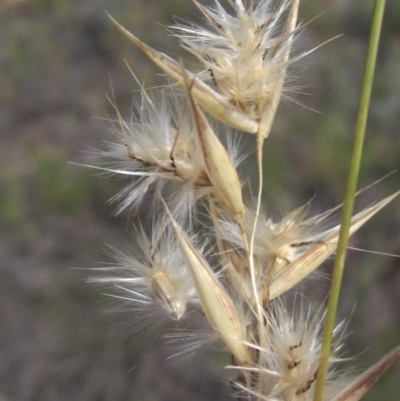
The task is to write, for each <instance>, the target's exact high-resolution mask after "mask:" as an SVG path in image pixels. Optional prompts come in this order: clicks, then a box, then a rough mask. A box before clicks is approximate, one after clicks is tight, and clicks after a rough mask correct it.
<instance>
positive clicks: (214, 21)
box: [171, 0, 299, 136]
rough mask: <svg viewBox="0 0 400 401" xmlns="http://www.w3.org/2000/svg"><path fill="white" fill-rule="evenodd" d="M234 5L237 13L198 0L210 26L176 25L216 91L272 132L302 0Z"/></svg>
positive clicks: (185, 45) (180, 35) (217, 4)
mask: <svg viewBox="0 0 400 401" xmlns="http://www.w3.org/2000/svg"><path fill="white" fill-rule="evenodd" d="M229 3H230V5H231V6H232V8H233V11H234V13H233V15H232V14H230V13H228V12H227V11H226V10H225V9H224V8H223V7H222V6H221V4H220V3H219V2H218V1H216V2H215V7H213V8H207V7H205V6H202V5H200V4H199V3H198V2H197V1H195V4H196V5H197V7H198V8H199V10H200V11H201V12H202V14H203V15H204V17H205V20H206V22H207V23H208V25H209V28H208V29H206V28H203V27H201V26H197V25H193V24H192V25H182V24H178V25H177V26H173V27H171V28H172V30H173V31H174V32H175V34H176V36H177V37H178V38H179V39H180V40H181V41H182V43H183V46H184V47H185V48H186V49H187V50H188V51H189V52H191V53H192V54H193V55H194V56H195V57H197V58H198V59H199V61H200V62H201V63H202V65H203V66H204V68H205V70H207V71H208V72H209V79H208V81H211V80H212V81H213V82H214V84H215V86H216V87H217V91H218V92H219V93H221V94H222V95H223V96H225V97H226V98H227V99H229V101H230V102H231V103H232V104H233V105H234V106H235V107H237V108H238V109H239V110H242V111H243V112H244V113H245V114H246V115H249V116H253V117H254V118H255V120H256V121H261V120H263V121H262V125H264V126H265V125H266V124H269V127H268V131H269V129H270V126H271V125H272V119H273V117H274V115H275V111H276V107H277V105H278V102H279V99H280V97H281V93H282V88H283V83H284V81H285V76H286V69H287V67H288V65H290V64H291V63H292V62H293V61H289V53H290V49H291V46H292V42H293V39H294V35H295V34H296V33H297V30H296V21H297V9H298V6H299V1H298V0H293V1H283V2H282V4H281V5H280V6H279V7H276V6H274V5H273V4H272V2H271V1H270V0H264V1H253V0H251V1H248V2H246V3H243V2H242V0H235V1H234V2H233V1H232V2H229ZM287 14H288V15H287ZM285 20H286V23H285ZM203 107H204V108H206V110H207V111H209V112H211V111H210V110H208V108H207V107H206V106H205V105H203ZM265 129H266V128H265V127H263V130H264V131H265ZM265 132H266V131H265ZM266 135H267V134H265V133H264V135H263V136H266Z"/></svg>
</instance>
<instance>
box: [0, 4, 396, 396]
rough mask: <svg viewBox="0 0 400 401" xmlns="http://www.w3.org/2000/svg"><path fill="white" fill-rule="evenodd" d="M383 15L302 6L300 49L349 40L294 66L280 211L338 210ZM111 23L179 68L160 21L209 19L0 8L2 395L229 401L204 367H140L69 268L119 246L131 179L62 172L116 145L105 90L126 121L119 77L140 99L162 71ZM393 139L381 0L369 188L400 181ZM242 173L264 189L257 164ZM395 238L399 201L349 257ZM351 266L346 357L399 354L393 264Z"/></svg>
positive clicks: (204, 359)
mask: <svg viewBox="0 0 400 401" xmlns="http://www.w3.org/2000/svg"><path fill="white" fill-rule="evenodd" d="M221 2H222V3H223V4H224V0H221ZM203 3H204V2H203ZM372 8H373V1H372V0H371V1H369V0H354V1H351V2H348V1H343V0H329V1H324V2H321V1H317V0H304V1H303V2H302V5H301V11H300V18H301V19H302V20H303V21H305V22H306V21H309V20H311V19H312V18H314V17H318V18H316V19H315V20H313V21H312V22H311V23H310V24H309V25H307V26H306V28H305V29H304V31H303V34H302V38H303V39H302V41H301V42H300V44H299V49H298V50H299V51H301V50H306V49H310V48H313V47H315V46H317V45H318V44H320V43H321V42H324V41H326V40H329V39H330V38H332V37H334V36H336V35H338V34H343V36H341V37H340V38H338V39H336V40H334V41H332V42H330V43H328V44H326V45H324V46H323V47H322V48H320V49H319V50H317V51H316V52H315V53H313V54H311V55H310V56H309V57H307V59H305V60H302V61H301V62H300V63H298V65H297V68H294V69H293V71H294V72H296V73H297V72H298V75H299V82H300V83H301V84H302V86H303V87H304V90H303V92H304V93H302V94H298V95H296V96H295V98H294V100H295V102H293V101H287V102H285V103H283V104H282V105H281V106H280V108H279V112H278V115H277V119H276V122H275V125H274V129H273V132H272V134H271V138H270V139H268V141H267V142H266V146H265V149H266V150H265V152H266V153H265V171H266V199H267V205H266V208H267V209H268V210H270V212H271V214H272V215H273V216H275V215H276V216H279V215H280V214H281V213H284V212H287V211H289V210H291V209H292V208H295V207H298V206H300V205H302V204H304V203H305V202H307V201H308V200H309V199H311V198H312V197H314V196H315V198H314V200H313V204H312V210H313V211H315V212H321V211H324V210H326V209H327V208H329V207H332V206H335V205H337V204H339V203H341V202H342V200H343V196H344V187H345V182H346V172H347V169H348V164H349V155H350V149H351V145H352V134H353V130H354V124H355V118H356V112H357V106H358V96H359V92H360V83H361V79H362V75H363V64H364V60H365V54H366V48H367V41H368V34H369V23H370V18H371V13H372ZM106 11H108V12H109V13H110V14H111V15H113V16H114V17H115V18H116V19H117V20H118V21H119V22H120V23H121V24H122V25H124V26H125V27H127V28H128V29H129V30H131V31H132V32H134V33H135V34H137V35H138V36H139V37H140V38H142V39H143V40H145V41H146V42H147V43H149V44H150V45H152V46H155V47H156V48H159V49H163V50H165V51H167V52H169V53H172V54H175V55H180V56H187V55H184V54H183V53H182V52H181V50H180V49H179V46H178V45H177V43H176V42H175V41H174V40H173V39H172V38H171V37H169V36H168V35H167V34H166V31H165V29H164V28H163V27H162V26H161V25H160V24H171V23H172V22H173V21H174V16H176V17H178V18H190V19H192V20H193V19H194V20H196V19H197V20H198V19H199V15H198V13H197V12H196V9H195V7H194V5H193V4H192V2H191V1H189V0H169V1H157V0H145V1H144V0H130V1H127V0H2V1H1V2H0V37H1V39H0V82H1V86H0V110H1V112H0V225H1V230H0V260H1V266H0V400H1V401H34V400H40V401H64V400H65V401H67V400H68V401H71V400H74V401H81V400H82V401H103V400H104V401H111V400H112V401H122V400H141V401H169V400H170V401H180V400H182V401H183V400H190V401H196V400H199V401H200V400H201V401H203V400H230V399H232V398H231V396H230V393H231V391H230V388H229V385H227V384H226V383H225V384H224V383H223V382H222V379H221V378H222V377H223V371H222V370H221V369H220V367H218V366H219V364H218V363H215V364H214V363H211V362H210V358H209V356H208V355H198V356H196V357H195V358H193V359H187V360H185V361H183V362H181V363H179V364H175V365H172V366H165V365H164V364H163V355H162V353H161V352H159V353H154V354H152V355H150V356H143V355H142V354H141V353H140V350H138V349H137V347H135V341H134V340H133V339H132V338H130V337H123V336H122V335H120V334H119V332H118V326H117V325H116V324H119V323H121V322H119V321H118V317H114V316H110V315H109V314H106V313H105V311H106V310H107V305H106V304H105V297H104V296H103V295H102V294H101V291H100V290H99V289H98V288H94V287H91V286H89V285H88V284H86V283H85V282H84V280H85V279H86V278H87V277H88V276H89V275H90V271H88V270H79V269H72V268H73V267H79V268H90V267H95V266H96V264H97V262H99V261H101V260H102V259H104V256H103V255H102V253H101V248H102V247H103V246H104V244H111V245H116V246H119V245H118V244H120V243H121V241H122V242H124V241H126V238H127V234H126V233H127V228H128V225H127V218H128V217H129V216H128V214H125V215H121V216H120V217H118V218H116V219H115V218H112V217H111V213H112V211H113V206H112V205H109V204H107V200H108V199H109V198H110V197H111V196H112V195H113V194H115V192H116V191H117V189H118V188H119V187H120V185H121V183H120V182H115V181H112V180H104V179H102V178H101V177H98V176H96V174H95V173H94V171H91V170H88V169H84V168H82V167H77V166H75V165H70V164H68V161H74V162H85V159H84V157H85V152H87V151H91V150H93V149H98V148H100V146H101V143H102V141H103V140H105V139H111V138H112V135H111V133H110V131H111V127H110V125H109V124H108V123H107V121H104V120H103V118H104V117H106V116H107V115H109V114H112V110H111V107H110V104H109V103H108V101H107V99H106V94H107V93H110V80H111V81H112V83H113V86H114V89H115V93H116V100H117V103H118V105H119V107H120V109H121V110H122V112H123V113H124V114H128V113H129V110H130V107H131V104H132V99H133V97H134V96H135V95H136V94H135V93H134V91H135V90H136V89H137V84H136V82H135V80H134V79H133V77H132V75H131V73H130V72H129V69H128V67H127V66H126V64H128V65H129V66H130V68H132V70H133V71H134V72H135V74H136V75H137V77H138V79H139V81H140V82H144V83H145V86H147V87H148V86H153V85H155V84H156V83H157V81H156V79H155V76H156V74H158V73H159V71H158V70H157V69H156V68H155V67H153V66H152V65H151V64H150V62H149V61H148V60H147V59H145V58H144V56H142V54H141V53H139V52H138V51H137V50H136V49H135V48H134V47H133V45H131V43H129V42H128V40H127V39H125V38H124V37H122V35H121V34H120V33H119V32H118V30H117V29H116V28H115V27H114V26H113V25H112V23H111V22H110V21H109V20H108V18H107V17H106V14H105V12H106ZM295 103H301V104H302V105H304V106H305V107H303V106H300V105H298V104H295ZM310 109H314V110H316V111H317V112H318V113H317V112H315V111H311V110H310ZM399 127H400V2H399V1H398V0H388V2H387V9H386V14H385V23H384V30H383V34H382V43H381V48H380V53H379V61H378V65H377V75H376V82H375V86H374V91H373V100H372V110H371V115H370V119H369V125H368V134H367V139H366V148H365V154H364V160H363V165H362V174H361V179H360V187H363V186H366V185H368V184H370V183H372V182H373V181H374V180H376V179H379V178H380V177H382V176H383V175H385V174H387V173H388V172H390V171H392V170H394V169H396V168H399V165H400V135H399ZM246 174H247V175H250V176H251V179H253V178H254V183H256V178H255V170H254V164H253V163H250V164H247V165H246V166H244V169H243V175H246ZM399 176H400V175H399V172H397V173H395V174H394V175H392V176H391V177H390V178H388V179H387V180H385V181H384V182H383V183H381V184H379V185H377V186H376V187H374V188H372V189H371V190H369V191H368V192H366V193H364V194H363V195H362V196H361V197H360V199H359V200H358V203H357V207H358V209H359V210H360V209H361V208H362V207H364V206H366V205H368V204H370V203H371V202H373V201H375V200H379V199H381V198H383V197H384V196H387V195H389V194H390V193H392V192H394V191H395V190H398V189H399V181H400V180H399ZM399 226H400V200H399V199H398V200H395V201H394V202H393V203H392V204H391V205H389V206H388V207H387V208H386V209H385V210H383V211H382V212H380V213H379V214H378V215H377V216H376V217H375V218H374V219H373V221H371V222H370V223H369V224H368V225H367V226H366V227H365V228H363V229H362V230H361V231H360V233H359V234H357V235H356V236H355V237H354V238H353V240H352V245H353V246H356V247H360V248H366V249H371V250H374V251H381V252H390V253H395V254H400V231H399ZM119 247H120V246H119ZM347 265H348V267H347V271H346V273H345V279H344V288H343V294H342V298H341V304H340V318H345V317H349V316H351V320H350V323H349V330H348V331H349V336H348V338H347V340H346V343H347V348H346V350H347V351H348V352H347V353H346V355H348V356H353V355H355V356H356V362H357V363H359V366H361V367H367V366H369V365H371V364H372V363H374V362H375V361H377V360H378V359H379V358H380V357H381V356H382V355H383V354H384V353H385V352H387V351H388V350H390V349H391V348H393V347H394V346H395V345H397V344H398V343H400V341H399V340H400V335H399V334H400V259H398V258H397V259H396V258H393V257H387V256H382V255H371V254H367V253H362V252H355V251H350V252H349V255H348V263H347ZM324 269H325V271H326V272H329V271H330V264H326V267H325V268H324ZM328 288H329V282H328V280H320V281H318V282H317V283H312V284H310V285H308V286H307V287H305V290H304V291H305V294H306V295H307V296H308V294H310V293H312V294H313V296H315V297H316V298H317V299H323V298H324V297H325V295H326V293H327V291H328ZM307 289H308V290H309V291H311V292H308V291H307ZM124 319H125V321H124V322H122V323H123V324H125V329H128V330H129V325H130V324H132V323H131V322H130V321H129V317H128V318H126V317H124ZM216 362H218V361H216ZM399 377H400V364H397V366H395V367H394V368H392V369H391V371H390V372H389V373H388V374H386V375H385V376H384V378H383V379H382V380H381V381H380V382H379V383H378V385H377V386H376V387H375V388H374V390H373V392H371V393H370V394H369V395H368V396H366V397H365V400H369V401H372V400H380V401H389V400H390V401H393V400H395V399H398V394H400V380H399Z"/></svg>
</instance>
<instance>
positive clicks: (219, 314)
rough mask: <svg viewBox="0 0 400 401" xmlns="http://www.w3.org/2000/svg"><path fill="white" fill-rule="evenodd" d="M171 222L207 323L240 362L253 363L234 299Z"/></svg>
mask: <svg viewBox="0 0 400 401" xmlns="http://www.w3.org/2000/svg"><path fill="white" fill-rule="evenodd" d="M171 219H172V216H171ZM172 223H173V225H174V227H175V230H176V233H177V236H178V239H179V242H180V244H181V246H182V249H183V251H184V254H185V256H186V258H187V261H188V266H189V268H190V272H191V274H192V278H193V282H194V285H195V288H196V292H197V295H198V298H199V301H200V304H201V306H202V308H203V311H204V314H205V315H206V317H207V320H208V321H209V323H210V325H211V326H212V328H213V329H214V330H215V331H216V333H217V334H218V336H219V337H220V339H221V341H222V342H223V343H224V344H225V346H226V347H227V348H228V350H229V351H230V352H231V353H232V355H233V356H234V357H235V359H236V361H237V362H238V363H243V364H246V363H248V362H250V360H251V356H250V352H249V350H248V348H247V346H246V345H244V343H243V340H244V339H245V334H244V333H245V332H246V331H245V327H244V326H243V325H242V323H241V320H240V318H239V315H238V313H237V311H236V309H235V306H234V304H233V302H232V300H231V299H230V297H229V296H228V294H227V293H226V291H225V289H224V288H223V287H222V285H221V283H220V282H219V280H218V278H217V277H216V275H215V273H214V272H213V271H212V269H211V268H210V267H209V265H208V264H207V262H206V261H205V260H204V259H203V258H202V256H201V255H200V254H199V253H198V251H197V250H196V249H195V248H194V246H193V245H192V243H191V242H190V241H189V239H188V238H187V236H186V235H185V234H184V233H183V232H182V230H181V229H180V227H179V226H178V224H177V223H176V222H175V220H173V219H172Z"/></svg>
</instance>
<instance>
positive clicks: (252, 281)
mask: <svg viewBox="0 0 400 401" xmlns="http://www.w3.org/2000/svg"><path fill="white" fill-rule="evenodd" d="M226 3H227V6H230V7H231V12H228V11H227V10H226V8H225V7H224V6H223V5H222V4H220V3H219V2H218V1H217V0H216V1H215V5H214V7H212V8H207V7H205V6H203V5H201V4H199V3H198V2H197V1H195V4H196V6H197V7H198V9H199V11H200V12H201V13H202V15H203V17H204V18H205V20H206V23H207V24H208V26H207V28H202V27H200V26H198V25H193V24H186V25H185V24H178V25H176V26H175V27H169V29H170V30H172V31H173V32H174V35H175V36H177V37H178V38H179V39H180V40H181V43H182V44H183V47H184V48H186V49H187V50H188V51H189V52H190V53H192V55H194V56H195V57H196V58H197V59H198V61H199V62H200V64H201V66H200V70H199V71H189V70H187V69H186V67H185V66H184V64H183V63H182V62H181V61H180V60H174V59H172V58H171V57H168V56H166V55H165V54H163V53H161V52H159V51H156V50H154V49H152V48H151V47H149V46H148V45H146V44H145V43H144V42H142V41H141V40H140V39H138V38H137V37H136V36H135V35H133V34H132V33H130V32H129V31H128V30H126V29H125V28H124V27H122V26H121V25H120V24H119V23H118V22H116V21H115V20H114V19H113V18H112V17H110V18H111V20H112V21H113V22H114V23H115V24H116V25H117V27H118V28H119V29H120V30H121V31H122V32H123V33H124V35H125V36H127V37H128V38H129V39H130V40H131V41H132V42H133V43H134V44H135V45H136V46H138V47H139V49H140V50H142V51H143V52H144V53H145V54H146V55H147V56H148V57H149V58H150V60H151V61H152V62H154V63H155V64H156V65H157V66H158V67H160V69H161V70H162V71H163V72H164V73H165V74H166V75H167V76H168V77H169V78H170V79H171V80H172V83H171V85H170V86H169V87H165V88H161V89H158V90H157V91H154V92H153V93H152V94H149V93H147V92H146V91H145V90H144V89H142V97H141V100H140V101H139V102H138V103H137V105H136V108H137V110H136V112H135V113H133V114H132V117H131V118H130V119H125V118H123V117H122V116H121V114H120V113H119V111H118V108H117V106H116V105H115V103H113V105H114V107H115V111H116V119H115V121H113V127H114V129H115V133H116V136H117V138H118V142H117V143H109V144H108V145H107V149H106V150H105V151H103V152H101V154H102V156H104V157H105V158H106V162H105V164H103V165H102V166H100V167H97V168H100V169H101V170H104V171H106V172H109V173H110V174H117V175H118V174H120V175H123V176H128V177H130V178H132V181H131V182H130V183H129V184H128V185H127V186H126V187H125V188H124V189H123V190H122V191H121V192H120V193H119V194H117V195H116V197H115V199H116V200H119V201H120V202H121V203H120V205H119V207H118V209H117V212H121V211H123V210H124V209H125V208H127V207H131V208H132V209H135V208H136V207H137V206H138V204H139V203H141V202H143V201H144V200H146V199H147V198H148V196H152V200H151V203H152V205H153V208H152V209H151V210H152V212H151V214H152V220H151V221H147V222H146V223H144V226H149V227H150V234H148V233H147V231H146V230H145V229H144V228H142V226H140V228H139V229H136V230H135V232H134V236H133V238H132V239H133V241H135V242H136V245H135V246H134V247H133V248H134V249H135V251H134V252H131V254H129V255H127V254H125V253H123V252H121V251H116V250H112V252H111V255H112V259H113V262H112V263H111V264H109V265H107V266H105V267H102V268H99V269H98V271H97V273H98V274H97V276H96V277H94V278H92V279H91V281H92V282H95V283H99V284H105V285H108V286H111V287H112V288H113V289H114V290H115V291H116V293H113V294H111V295H112V296H114V297H115V298H116V299H117V300H118V299H119V300H120V301H121V302H122V303H123V309H124V310H131V311H132V314H136V315H138V317H139V321H138V324H137V327H136V328H135V329H134V330H133V332H140V331H141V330H146V331H151V330H154V332H156V333H157V334H160V336H161V339H160V338H159V340H160V341H161V340H162V339H164V340H167V339H168V338H175V340H176V342H178V345H179V338H182V339H183V338H184V336H185V335H186V334H185V333H188V331H187V327H188V321H190V325H191V324H194V323H195V321H196V319H202V318H203V317H204V318H205V320H206V321H207V324H208V330H209V331H210V332H214V333H215V336H214V338H215V339H216V340H219V341H220V342H221V343H222V344H223V345H224V347H225V349H226V351H227V352H228V353H230V354H231V355H232V361H233V365H232V366H230V368H232V369H234V370H237V371H239V375H238V379H237V380H236V381H235V389H236V391H237V392H238V394H240V396H241V397H244V399H246V400H257V401H261V400H266V401H311V400H312V399H313V397H314V389H315V382H316V379H317V377H318V374H319V372H320V369H321V365H320V357H319V355H320V352H321V348H322V343H321V337H322V330H321V326H322V322H323V321H324V318H325V313H322V312H318V313H316V314H315V313H314V312H313V308H312V306H310V307H309V309H308V311H307V313H304V307H303V306H301V307H300V311H298V310H297V309H296V307H294V309H293V310H292V311H289V310H288V308H287V306H286V304H285V302H284V301H282V296H283V295H284V294H285V293H287V292H288V291H290V290H292V289H293V288H294V287H295V286H296V285H297V284H298V283H300V282H301V281H302V280H304V279H306V278H307V277H308V276H309V275H310V274H311V273H313V272H314V271H316V270H317V269H318V267H319V266H320V265H321V264H322V263H324V261H326V260H327V259H328V258H329V257H330V256H331V255H332V254H333V253H335V251H336V249H337V247H338V241H339V232H340V228H341V227H340V225H336V226H332V225H329V224H327V223H326V221H327V220H328V217H329V216H330V215H331V214H332V213H333V211H335V210H336V209H337V208H335V209H332V210H328V211H327V212H325V213H322V214H319V215H317V216H314V217H308V216H307V214H308V209H309V205H305V206H303V207H300V208H298V209H296V210H294V211H292V212H291V213H288V214H287V215H286V216H284V217H283V218H282V219H281V220H280V221H274V220H272V219H270V218H268V217H267V216H266V215H265V214H264V213H263V212H261V213H260V212H259V211H260V208H261V188H262V186H261V185H260V191H259V197H258V200H257V204H256V207H255V208H253V207H246V206H245V205H246V204H248V203H246V200H245V199H243V195H242V186H243V185H244V183H243V182H242V181H241V180H240V178H239V177H240V176H239V173H238V164H239V161H240V158H241V156H240V154H239V155H238V154H237V151H238V147H237V146H236V147H235V146H231V147H229V146H226V144H224V141H222V140H221V135H220V133H219V131H220V130H221V125H222V124H225V125H227V126H229V127H233V128H236V129H238V130H240V131H242V132H245V133H251V134H256V135H255V136H254V138H256V141H257V152H258V153H257V160H258V166H259V174H260V181H261V178H262V170H260V169H261V163H260V161H261V157H262V156H260V153H259V152H260V151H261V150H262V143H263V141H264V140H265V139H266V138H267V137H268V135H269V132H270V130H271V127H272V122H273V119H274V116H275V113H276V110H277V107H278V104H279V101H280V99H281V97H282V93H284V92H285V91H286V90H287V89H288V88H290V85H288V86H287V87H286V84H287V82H288V79H287V70H288V68H290V67H291V66H292V64H293V63H294V62H295V61H297V60H298V59H300V58H301V57H304V56H305V55H306V54H307V53H303V54H300V55H297V56H292V57H290V55H291V50H292V45H293V43H294V42H295V41H296V37H297V35H298V32H299V30H300V27H299V24H298V22H297V14H298V8H299V0H282V1H281V2H280V3H279V2H278V3H275V2H273V1H271V0H260V1H256V0H248V1H247V2H246V1H242V0H227V1H226ZM176 84H177V85H178V86H179V87H180V89H179V90H178V89H177V88H176ZM171 86H172V87H173V88H171ZM213 118H214V119H216V120H218V121H219V123H215V122H214V121H213ZM228 135H232V132H230V131H229V132H228ZM229 142H230V141H227V143H229ZM260 145H261V146H260ZM150 187H153V190H152V191H149V190H150ZM398 194H399V193H395V194H394V195H392V196H389V197H387V198H385V199H383V200H381V201H380V202H377V203H376V204H374V205H372V206H370V207H368V208H366V209H364V210H363V211H361V212H359V213H357V214H355V215H354V216H353V218H352V220H351V223H350V235H352V234H354V233H355V232H356V231H357V230H358V229H360V228H361V226H363V225H364V224H365V223H366V222H367V221H368V220H369V219H370V218H371V217H373V216H374V215H375V214H376V213H377V212H378V211H379V210H381V209H382V208H383V207H384V206H386V205H387V204H388V203H389V202H391V201H392V200H393V199H394V198H395V197H396V196H398ZM199 200H201V201H202V202H203V205H204V206H205V210H206V211H208V213H209V219H208V222H209V223H210V222H211V223H212V224H208V226H207V228H206V229H204V230H202V233H201V234H200V233H197V232H195V230H196V227H197V225H194V222H195V219H194V218H193V214H192V211H193V210H195V209H196V207H197V204H198V203H199ZM204 225H207V224H206V223H205V224H204ZM200 238H201V241H200ZM199 244H203V245H200V246H199ZM204 244H207V246H205V245H204ZM205 248H207V249H209V248H211V249H213V250H214V252H209V251H208V252H206V251H205ZM100 273H101V274H100ZM303 303H305V301H303ZM318 310H319V311H321V308H318ZM169 321H173V322H174V323H175V324H176V325H177V326H179V325H180V324H182V326H181V327H182V331H181V333H182V336H181V337H180V336H179V334H178V335H175V337H174V336H173V335H171V333H169V334H167V335H166V336H165V337H163V335H162V334H161V332H162V330H163V328H164V326H167V322H169ZM190 325H189V326H190ZM195 326H196V325H195V324H194V326H193V331H194V332H195V330H196V327H195ZM343 326H344V325H343V324H342V325H339V326H338V327H337V329H336V331H335V333H336V334H335V341H334V343H333V345H332V347H331V352H330V354H331V355H330V358H329V359H328V364H329V369H328V372H329V373H328V376H327V379H326V382H325V385H324V387H325V390H326V391H325V398H324V400H327V401H328V400H329V401H357V400H359V399H360V398H361V397H362V396H363V395H364V394H365V392H367V391H368V389H369V388H370V387H371V386H372V384H373V383H374V382H375V381H376V380H377V378H378V377H379V376H380V375H381V374H382V373H383V372H384V371H385V370H386V369H387V368H388V367H389V366H390V365H391V364H392V363H393V362H394V361H395V360H396V359H397V358H398V357H399V356H400V355H399V354H400V352H399V348H396V349H394V350H393V351H392V352H390V353H389V354H388V355H386V356H385V357H384V358H383V359H382V360H381V361H379V362H378V363H377V364H376V365H374V366H373V367H371V368H370V369H369V370H367V371H365V372H364V373H361V374H359V375H354V374H349V373H348V372H346V371H339V372H338V371H337V370H336V368H335V367H334V366H335V365H336V364H337V363H339V362H342V359H341V358H340V357H339V356H338V352H339V351H340V349H341V343H342V342H341V339H342V336H341V333H342V330H343ZM185 327H186V328H185ZM185 330H186V331H185ZM198 336H199V337H200V336H201V334H200V333H199V335H198ZM147 337H149V338H150V337H151V335H150V334H149V335H147ZM186 337H187V338H189V337H190V336H189V334H187V335H186ZM194 341H198V340H196V339H194ZM167 342H168V341H167ZM198 342H200V341H198ZM184 347H186V345H185V344H183V343H182V351H180V350H178V351H177V352H176V355H179V356H183V355H184V354H185V350H184ZM175 348H176V344H175ZM195 348H196V346H194V345H193V346H189V351H188V353H191V352H192V351H193V350H194V349H195Z"/></svg>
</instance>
